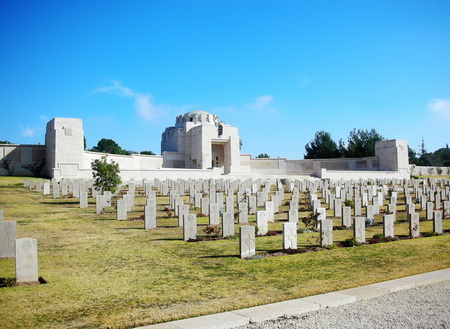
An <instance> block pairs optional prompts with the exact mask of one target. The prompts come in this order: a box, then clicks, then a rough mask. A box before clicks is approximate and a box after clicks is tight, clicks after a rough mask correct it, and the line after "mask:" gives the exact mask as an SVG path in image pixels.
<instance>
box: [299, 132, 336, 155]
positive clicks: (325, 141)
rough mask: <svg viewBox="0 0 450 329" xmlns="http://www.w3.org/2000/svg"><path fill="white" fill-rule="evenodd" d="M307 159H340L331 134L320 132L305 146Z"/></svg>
mask: <svg viewBox="0 0 450 329" xmlns="http://www.w3.org/2000/svg"><path fill="white" fill-rule="evenodd" d="M305 151H306V153H305V154H304V158H305V159H327V158H339V150H338V148H337V145H336V143H335V142H334V141H333V139H332V138H331V135H330V133H328V132H325V131H318V132H316V134H315V135H314V139H313V140H311V141H310V142H309V143H308V144H306V145H305Z"/></svg>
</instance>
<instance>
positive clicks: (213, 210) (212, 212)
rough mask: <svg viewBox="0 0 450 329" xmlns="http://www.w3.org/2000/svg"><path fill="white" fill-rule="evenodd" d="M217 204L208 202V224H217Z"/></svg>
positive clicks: (218, 219) (218, 221) (218, 222)
mask: <svg viewBox="0 0 450 329" xmlns="http://www.w3.org/2000/svg"><path fill="white" fill-rule="evenodd" d="M219 224H220V218H219V205H218V204H217V203H210V204H209V225H219Z"/></svg>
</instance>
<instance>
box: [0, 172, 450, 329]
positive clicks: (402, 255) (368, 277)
mask: <svg viewBox="0 0 450 329" xmlns="http://www.w3.org/2000/svg"><path fill="white" fill-rule="evenodd" d="M21 182H22V179H21V178H10V177H1V178H0V209H2V210H3V211H4V218H5V220H15V221H17V235H18V238H22V237H34V238H37V239H38V252H39V253H38V257H39V276H42V277H43V278H44V279H45V280H47V282H48V283H47V284H42V285H35V286H23V287H10V288H0V305H1V307H0V327H1V328H68V327H72V328H108V327H109V328H131V327H135V326H140V325H145V324H151V323H158V322H165V321H170V320H175V319H181V318H186V317H192V316H199V315H204V314H209V313H216V312H223V311H228V310H233V309H238V308H243V307H250V306H255V305H260V304H265V303H270V302H277V301H281V300H287V299H292V298H298V297H304V296H308V295H314V294H320V293H325V292H330V291H335V290H340V289H345V288H350V287H355V286H359V285H365V284H370V283H374V282H379V281H385V280H389V279H395V278H399V277H403V276H407V275H413V274H418V273H423V272H427V271H433V270H438V269H443V268H447V267H450V256H449V252H448V251H449V250H450V235H448V234H446V235H443V236H437V237H428V238H420V239H414V240H410V239H408V240H400V241H395V242H390V243H382V244H375V245H364V246H358V247H353V248H335V249H332V250H325V251H319V252H309V253H303V254H296V255H288V256H282V257H267V258H264V259H259V260H251V261H250V260H241V259H239V258H238V252H239V240H238V239H237V238H231V239H225V240H217V241H202V242H196V243H186V242H183V241H182V230H181V228H178V227H176V223H177V219H174V218H169V219H163V218H162V216H164V212H162V209H163V208H164V206H165V203H168V201H167V197H166V198H162V197H158V203H159V204H160V205H159V212H158V216H159V217H160V218H158V221H157V223H158V228H157V229H155V230H151V231H145V230H144V229H143V222H142V221H140V220H136V219H138V218H139V217H140V216H141V215H142V214H143V205H144V198H142V197H139V198H137V199H136V201H137V202H136V206H135V207H134V209H133V212H132V213H131V214H129V218H131V219H133V220H129V221H116V220H115V212H114V210H113V209H112V208H111V209H107V211H106V212H105V213H103V214H100V215H96V214H95V205H94V200H93V199H92V198H91V199H90V204H89V208H88V209H79V208H78V200H76V199H70V198H64V199H58V200H53V199H51V197H49V196H45V197H44V196H42V195H40V194H38V193H36V192H34V191H29V190H27V189H24V188H22V187H21ZM287 197H289V195H288V194H287ZM286 209H287V208H286V207H284V208H281V210H286ZM301 216H302V215H301ZM276 217H277V218H278V219H277V221H276V222H275V223H272V224H270V226H269V229H270V230H275V231H281V227H282V226H281V224H282V222H280V221H284V220H285V219H286V218H287V215H286V213H280V214H278V215H277V216H276ZM422 217H423V214H422ZM376 220H377V222H380V221H381V217H380V216H377V218H376ZM250 221H251V224H254V222H253V221H254V216H250ZM198 222H199V224H200V227H199V234H204V233H203V232H202V229H203V227H204V225H206V224H207V219H206V218H199V220H198ZM302 225H303V224H300V228H303V226H302ZM335 225H336V226H338V225H340V222H339V221H338V220H336V221H335ZM443 226H444V230H446V231H447V232H448V231H449V230H450V221H449V220H444V224H443ZM431 229H432V226H431V222H421V223H420V230H421V232H428V231H431ZM395 230H396V235H407V232H408V230H407V224H406V222H405V221H402V220H401V221H400V223H399V224H397V225H396V226H395ZM237 231H238V228H237V227H236V232H237ZM381 232H382V226H381V225H378V226H374V227H371V228H369V229H368V230H367V233H366V235H367V237H368V238H370V237H371V236H372V235H373V234H376V233H381ZM333 233H334V239H335V241H337V242H340V241H343V240H345V239H346V238H348V237H350V236H351V235H352V231H351V230H339V231H338V230H337V231H334V232H333ZM317 237H318V234H317V233H309V234H299V236H298V243H299V247H301V248H303V247H308V246H314V245H317ZM281 245H282V236H281V234H279V235H277V236H271V237H258V238H257V240H256V248H257V253H258V254H270V253H275V252H278V251H280V250H281ZM0 277H1V278H11V277H14V261H13V260H0Z"/></svg>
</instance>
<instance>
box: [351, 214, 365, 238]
mask: <svg viewBox="0 0 450 329" xmlns="http://www.w3.org/2000/svg"><path fill="white" fill-rule="evenodd" d="M353 236H354V237H355V239H356V241H358V242H360V243H364V242H366V218H365V217H355V218H353Z"/></svg>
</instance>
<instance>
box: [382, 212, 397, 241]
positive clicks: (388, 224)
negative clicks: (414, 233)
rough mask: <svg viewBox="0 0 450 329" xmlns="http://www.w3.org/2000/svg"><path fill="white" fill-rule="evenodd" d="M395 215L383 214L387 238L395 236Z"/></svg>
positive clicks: (384, 232)
mask: <svg viewBox="0 0 450 329" xmlns="http://www.w3.org/2000/svg"><path fill="white" fill-rule="evenodd" d="M394 220H395V218H394V215H384V216H383V236H384V237H385V238H393V237H394Z"/></svg>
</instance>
